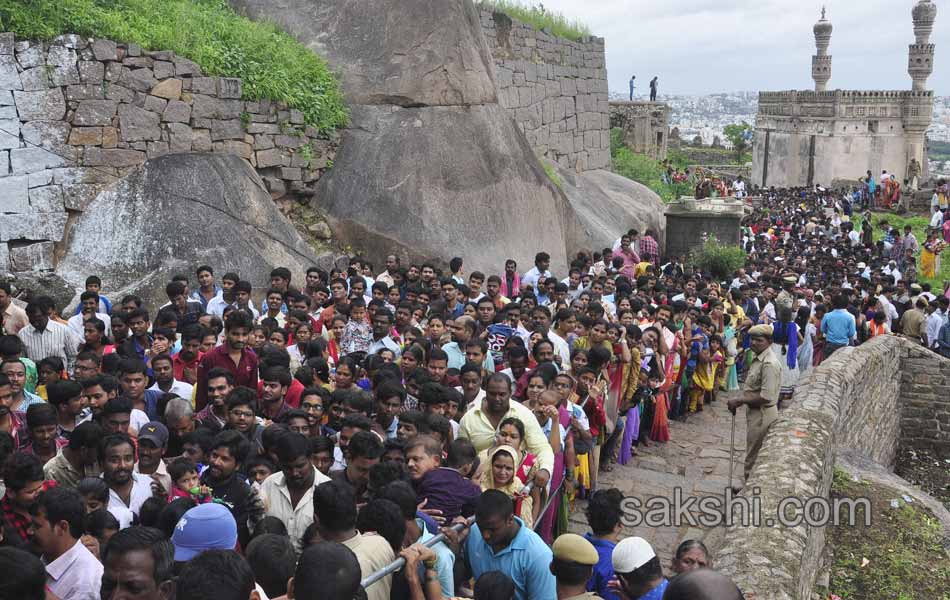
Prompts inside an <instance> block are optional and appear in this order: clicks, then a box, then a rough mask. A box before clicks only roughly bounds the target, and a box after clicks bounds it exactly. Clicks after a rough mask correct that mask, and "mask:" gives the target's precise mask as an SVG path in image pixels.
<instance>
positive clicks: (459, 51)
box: [231, 0, 497, 106]
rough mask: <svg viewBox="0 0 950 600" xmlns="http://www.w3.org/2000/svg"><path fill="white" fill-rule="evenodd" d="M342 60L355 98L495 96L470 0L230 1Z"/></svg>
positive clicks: (428, 101) (454, 102) (349, 94)
mask: <svg viewBox="0 0 950 600" xmlns="http://www.w3.org/2000/svg"><path fill="white" fill-rule="evenodd" d="M231 5H232V6H234V7H235V9H237V10H239V11H241V12H243V13H245V14H246V15H248V16H249V17H250V18H252V19H257V20H262V21H273V22H276V23H278V24H279V25H280V26H281V27H283V28H284V29H285V30H286V31H287V32H288V33H290V34H291V35H293V36H294V37H296V38H297V39H299V40H300V41H301V42H302V43H304V44H306V45H307V46H308V47H309V48H310V49H311V50H313V51H314V52H316V53H317V54H319V55H320V56H323V57H325V58H326V59H327V60H328V61H329V62H330V63H331V64H333V65H335V66H339V67H340V69H339V73H340V77H341V79H342V81H343V91H344V93H345V94H346V98H347V100H348V101H349V102H351V103H353V104H395V105H398V106H464V105H470V104H485V103H489V102H496V99H497V97H496V90H495V81H494V79H493V77H492V73H493V71H492V66H491V65H492V60H491V53H490V51H489V50H488V45H487V44H486V42H485V39H484V37H483V36H482V33H481V26H480V25H479V17H478V12H477V11H476V10H475V9H474V7H473V5H472V3H471V0H468V1H464V2H463V1H462V0H440V1H439V2H436V3H433V2H430V1H428V0H373V1H372V2H354V1H353V0H321V1H320V2H314V1H313V0H231Z"/></svg>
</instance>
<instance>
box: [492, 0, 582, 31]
mask: <svg viewBox="0 0 950 600" xmlns="http://www.w3.org/2000/svg"><path fill="white" fill-rule="evenodd" d="M483 5H484V6H485V7H487V8H489V9H493V10H497V11H499V12H503V13H505V14H506V15H508V16H509V17H511V18H513V19H518V20H519V21H521V22H522V23H525V24H527V25H531V26H532V27H534V28H535V29H547V30H548V31H549V32H551V35H554V36H556V37H559V38H565V39H568V40H577V39H579V38H582V37H585V36H589V35H591V32H590V28H589V27H588V26H587V25H585V24H583V23H581V22H580V21H577V20H571V19H568V18H567V17H565V16H564V15H563V14H561V13H559V12H551V11H549V10H547V9H546V8H544V5H543V4H541V3H538V5H537V6H535V5H533V4H532V5H526V4H522V3H521V2H520V1H519V0H484V2H483Z"/></svg>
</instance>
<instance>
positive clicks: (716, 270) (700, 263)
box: [690, 236, 746, 279]
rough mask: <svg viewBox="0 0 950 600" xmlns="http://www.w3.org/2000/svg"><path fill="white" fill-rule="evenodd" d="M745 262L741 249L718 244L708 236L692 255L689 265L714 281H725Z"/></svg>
mask: <svg viewBox="0 0 950 600" xmlns="http://www.w3.org/2000/svg"><path fill="white" fill-rule="evenodd" d="M745 260H746V254H745V250H743V249H742V248H741V247H739V246H726V245H723V244H720V243H719V240H717V239H716V238H715V237H714V236H710V237H709V238H708V239H706V240H705V241H704V242H703V245H702V247H701V248H700V249H699V250H696V251H694V252H693V253H692V256H691V260H690V263H691V264H692V265H693V266H694V267H696V268H698V269H700V270H702V271H703V272H704V273H708V274H710V275H712V276H713V277H714V278H716V279H726V278H727V277H729V276H731V275H732V274H733V273H734V272H735V271H736V270H737V269H739V268H740V267H742V266H743V265H745Z"/></svg>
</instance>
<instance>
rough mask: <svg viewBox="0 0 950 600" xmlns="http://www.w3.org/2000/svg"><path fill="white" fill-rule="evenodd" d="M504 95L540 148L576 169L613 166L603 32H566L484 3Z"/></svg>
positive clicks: (486, 33)
mask: <svg viewBox="0 0 950 600" xmlns="http://www.w3.org/2000/svg"><path fill="white" fill-rule="evenodd" d="M480 18H481V26H482V33H483V34H484V36H485V39H486V41H487V42H488V48H489V50H490V51H491V54H492V59H493V60H494V63H495V83H496V85H497V88H498V100H499V103H500V104H501V105H502V106H503V107H504V108H505V109H507V111H508V112H509V113H510V114H511V116H512V117H513V118H514V120H515V122H516V123H517V124H518V127H519V129H521V131H522V132H523V133H524V135H525V137H526V138H527V140H528V144H529V145H530V146H531V147H532V148H533V149H534V151H535V152H536V153H537V154H538V155H539V156H543V157H545V158H547V159H549V160H550V161H552V162H555V163H557V164H558V165H559V166H561V167H563V168H566V169H574V170H576V171H578V172H581V171H586V170H589V169H603V168H607V167H609V166H610V125H609V119H608V112H609V109H608V95H607V69H606V59H605V55H604V40H603V38H598V37H593V36H591V37H584V38H581V39H580V40H576V41H574V40H566V39H564V38H559V37H556V36H554V35H552V34H550V33H549V32H547V31H544V30H541V31H539V30H537V29H535V28H534V27H531V26H530V25H527V24H525V23H522V22H520V21H518V20H516V19H512V18H511V17H509V16H508V15H506V14H504V13H502V12H498V11H494V10H492V9H491V8H490V7H489V6H487V5H483V6H482V7H481V10H480Z"/></svg>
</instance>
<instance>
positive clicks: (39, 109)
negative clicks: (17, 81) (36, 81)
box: [13, 87, 66, 121]
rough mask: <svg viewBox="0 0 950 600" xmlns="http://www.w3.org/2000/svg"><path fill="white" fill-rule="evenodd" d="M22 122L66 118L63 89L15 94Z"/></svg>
mask: <svg viewBox="0 0 950 600" xmlns="http://www.w3.org/2000/svg"><path fill="white" fill-rule="evenodd" d="M13 98H14V100H15V101H16V108H17V112H18V113H19V115H20V120H21V121H58V120H60V119H62V118H63V117H64V116H66V98H65V97H64V96H63V90H62V89H61V88H58V87H57V88H54V89H51V90H42V91H37V92H13Z"/></svg>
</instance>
